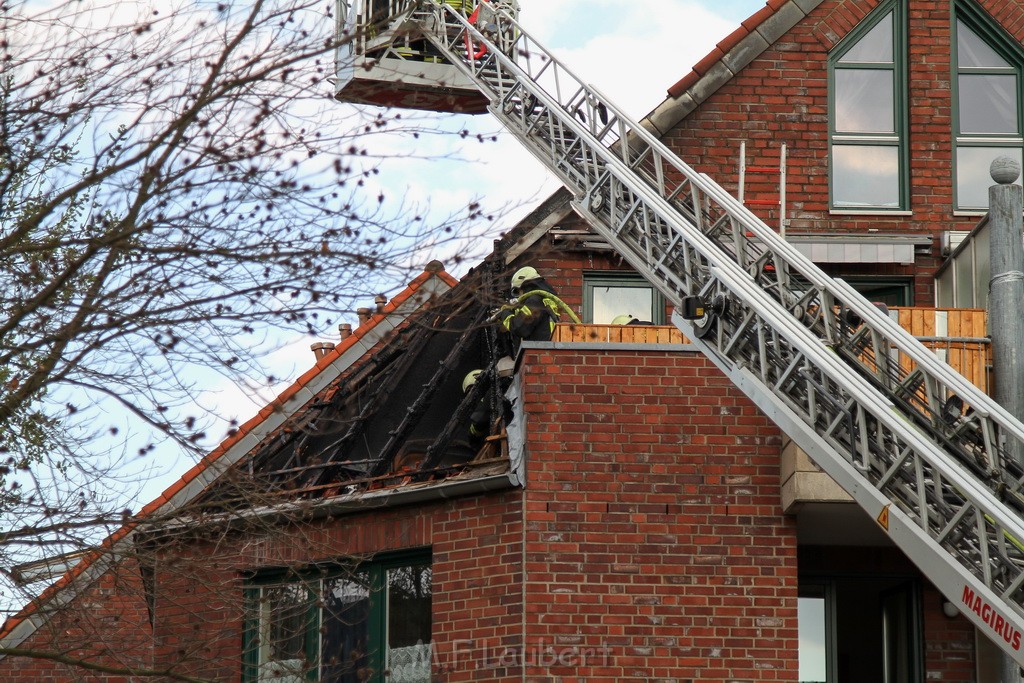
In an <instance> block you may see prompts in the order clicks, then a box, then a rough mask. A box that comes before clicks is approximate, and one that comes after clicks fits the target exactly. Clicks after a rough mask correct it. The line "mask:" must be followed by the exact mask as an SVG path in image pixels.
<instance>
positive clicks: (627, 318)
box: [612, 313, 652, 325]
mask: <svg viewBox="0 0 1024 683" xmlns="http://www.w3.org/2000/svg"><path fill="white" fill-rule="evenodd" d="M650 324H652V323H651V321H650V320H639V319H637V318H636V317H634V316H632V315H630V314H629V313H623V314H622V315H617V316H615V317H614V318H612V325H650Z"/></svg>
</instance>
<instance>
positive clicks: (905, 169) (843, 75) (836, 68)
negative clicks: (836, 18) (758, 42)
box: [828, 0, 910, 213]
mask: <svg viewBox="0 0 1024 683" xmlns="http://www.w3.org/2000/svg"><path fill="white" fill-rule="evenodd" d="M906 35H907V29H906V11H905V9H904V5H903V3H902V2H900V1H899V0H889V1H888V2H884V3H882V4H881V5H880V6H879V7H878V8H876V9H875V10H874V11H873V12H872V13H871V14H870V15H868V17H867V18H866V19H865V20H864V21H863V22H861V24H860V25H859V26H857V27H856V28H855V29H854V30H853V31H852V32H851V33H850V34H849V35H848V36H847V37H846V38H844V39H843V40H842V41H841V42H840V43H839V44H838V45H837V46H836V47H835V48H834V49H833V50H832V52H831V53H829V57H828V95H829V97H828V107H829V117H828V120H829V206H830V207H831V208H832V209H833V210H840V211H843V210H845V211H870V212H872V213H875V212H886V211H906V210H908V209H909V205H910V190H909V187H910V174H909V164H908V151H907V150H908V146H907V135H906V131H907V126H908V123H907V118H908V115H907V104H906V100H907V66H906V52H907V49H906V45H907V38H906Z"/></svg>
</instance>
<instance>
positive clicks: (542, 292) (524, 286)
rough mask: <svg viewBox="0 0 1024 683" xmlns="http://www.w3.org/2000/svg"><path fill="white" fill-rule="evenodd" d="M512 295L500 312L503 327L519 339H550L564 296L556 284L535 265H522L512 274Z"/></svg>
mask: <svg viewBox="0 0 1024 683" xmlns="http://www.w3.org/2000/svg"><path fill="white" fill-rule="evenodd" d="M512 296H513V299H512V300H511V301H509V303H507V304H506V305H505V306H503V307H502V309H501V310H500V312H499V314H498V315H499V317H498V319H499V321H500V322H501V327H502V329H503V330H505V331H506V332H508V333H509V334H511V335H512V338H513V339H514V340H515V341H516V342H517V343H516V346H518V345H519V344H518V342H520V341H523V340H527V341H550V340H551V334H552V333H553V332H554V331H555V323H556V322H558V320H559V319H560V318H561V316H560V312H561V309H560V307H561V306H564V305H565V304H563V303H562V301H561V299H559V298H558V295H557V294H556V293H555V290H554V288H553V287H552V286H551V285H550V284H549V283H548V281H547V280H545V279H544V278H543V277H541V275H540V273H538V272H537V269H536V268H534V267H533V266H525V267H523V268H520V269H519V270H517V271H516V272H515V274H514V275H512Z"/></svg>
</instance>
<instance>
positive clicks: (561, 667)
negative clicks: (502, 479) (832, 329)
mask: <svg viewBox="0 0 1024 683" xmlns="http://www.w3.org/2000/svg"><path fill="white" fill-rule="evenodd" d="M523 372H524V376H525V387H526V405H527V410H528V417H527V420H528V421H527V429H528V432H529V434H530V436H529V465H528V478H529V484H528V487H527V511H528V521H527V527H526V582H527V643H526V651H525V657H526V661H527V664H528V670H527V676H528V677H529V679H530V680H543V679H548V678H551V679H554V678H555V677H559V676H564V677H566V679H565V680H570V679H574V677H577V676H578V677H581V678H587V679H588V680H607V681H619V680H637V679H644V680H649V679H675V680H700V681H726V680H730V681H731V680H795V678H796V666H797V660H796V650H797V647H796V638H797V631H796V590H797V584H796V576H797V562H796V559H797V556H796V529H795V525H794V523H793V520H792V519H791V518H789V517H786V516H783V515H782V511H781V509H780V507H779V449H780V439H779V432H778V430H777V429H776V428H775V427H774V425H772V424H771V423H770V422H769V421H768V420H767V419H766V418H765V417H764V416H762V415H761V414H759V413H758V411H757V410H756V409H755V408H754V407H753V405H752V404H751V403H750V402H749V401H748V400H747V399H746V398H744V397H743V396H742V395H740V394H739V392H738V391H737V390H736V389H735V388H734V387H733V386H732V385H731V384H730V383H729V381H728V380H727V379H726V378H725V377H724V376H723V375H722V374H721V373H720V372H718V371H717V370H716V369H715V368H713V366H711V364H710V363H709V362H708V361H707V360H705V359H704V358H703V357H702V356H699V355H698V354H692V353H651V352H645V353H633V352H623V351H610V352H603V351H601V352H598V351H575V350H566V351H547V350H545V351H538V350H534V351H529V352H527V354H526V355H525V358H524V361H523Z"/></svg>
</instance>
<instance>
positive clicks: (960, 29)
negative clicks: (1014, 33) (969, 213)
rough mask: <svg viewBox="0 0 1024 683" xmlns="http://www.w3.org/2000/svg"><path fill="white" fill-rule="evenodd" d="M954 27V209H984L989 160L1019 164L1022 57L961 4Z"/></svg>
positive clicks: (999, 33) (996, 30) (989, 182)
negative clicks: (1000, 158) (1010, 160)
mask: <svg viewBox="0 0 1024 683" xmlns="http://www.w3.org/2000/svg"><path fill="white" fill-rule="evenodd" d="M955 26H956V42H955V45H956V49H955V50H954V68H955V76H956V77H955V79H954V83H955V86H954V97H955V103H956V106H955V107H954V129H955V137H956V157H955V160H954V163H955V169H956V171H955V173H956V207H957V208H958V209H966V210H971V209H978V210H985V209H987V207H988V187H989V186H990V185H992V178H991V176H990V175H989V166H990V165H991V163H992V160H993V159H995V158H996V157H998V156H1009V157H1012V158H1014V159H1016V160H1017V162H1018V163H1020V161H1021V149H1022V147H1024V137H1022V134H1021V131H1022V126H1021V106H1020V101H1021V66H1022V64H1024V56H1022V54H1021V51H1020V49H1019V47H1018V46H1014V45H1013V44H1012V41H1010V40H1009V39H1008V38H1007V37H1006V36H1005V35H1004V34H1003V32H1002V29H999V28H998V27H996V26H995V25H994V24H993V23H992V22H990V21H988V20H987V19H985V18H984V17H983V16H982V15H981V13H980V12H979V11H974V12H972V11H971V10H970V9H969V8H968V6H967V5H966V4H958V5H957V18H956V22H955ZM1019 182H1020V181H1019V180H1018V184H1019Z"/></svg>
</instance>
